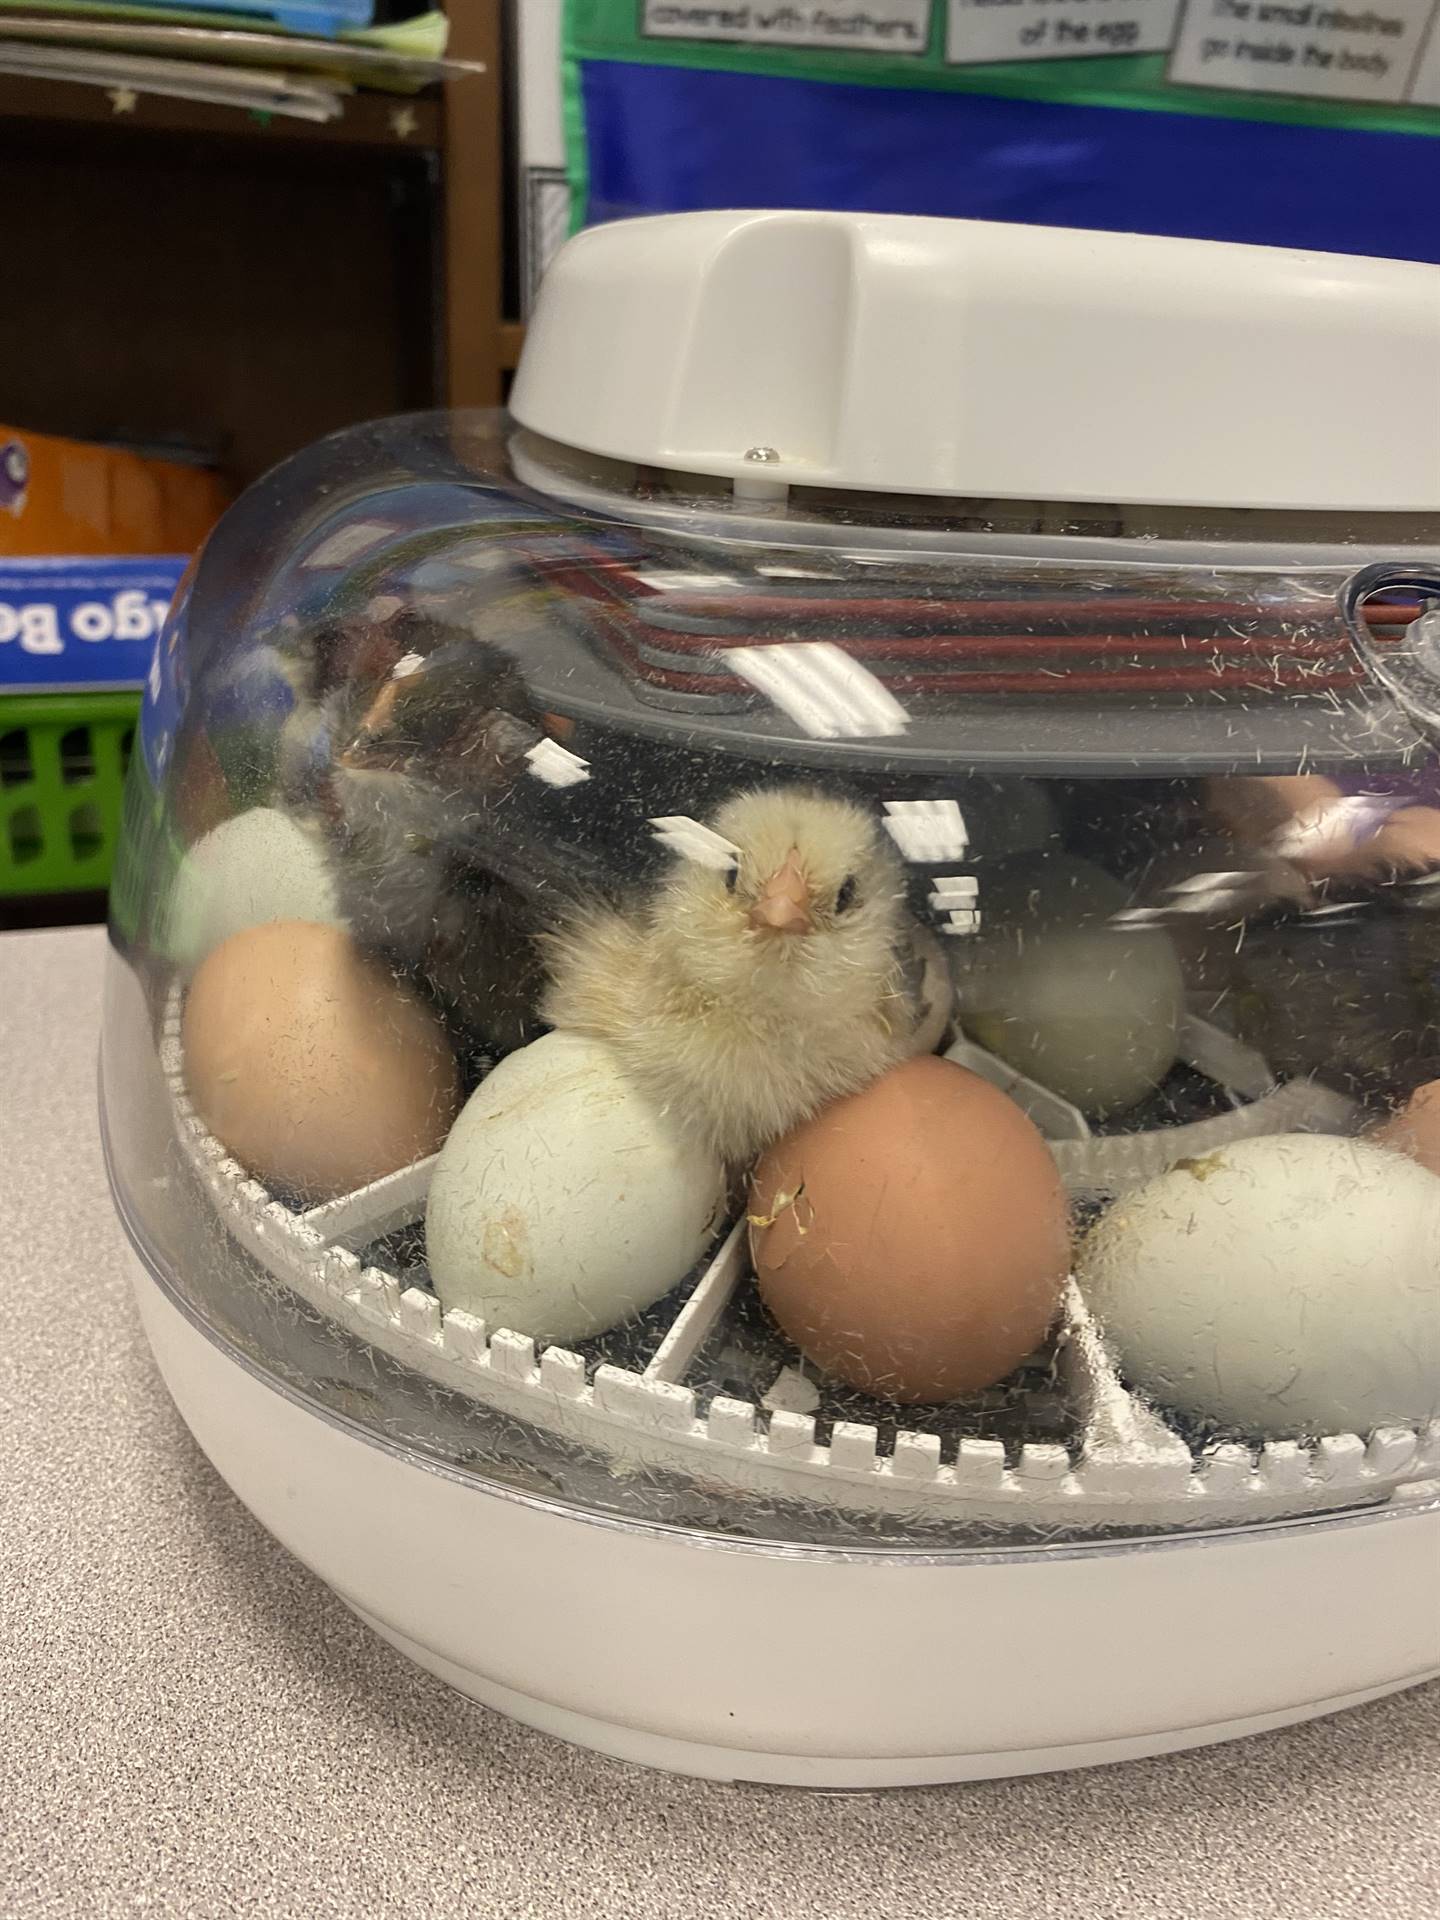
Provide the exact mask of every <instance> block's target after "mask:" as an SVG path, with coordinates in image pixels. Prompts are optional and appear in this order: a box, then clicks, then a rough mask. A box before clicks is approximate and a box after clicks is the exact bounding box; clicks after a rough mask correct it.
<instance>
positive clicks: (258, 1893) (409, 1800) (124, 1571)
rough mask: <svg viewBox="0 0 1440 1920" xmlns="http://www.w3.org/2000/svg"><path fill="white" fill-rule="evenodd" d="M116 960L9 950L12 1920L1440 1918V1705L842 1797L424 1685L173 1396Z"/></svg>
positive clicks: (38, 945) (6, 1501) (4, 1638)
mask: <svg viewBox="0 0 1440 1920" xmlns="http://www.w3.org/2000/svg"><path fill="white" fill-rule="evenodd" d="M102 953H103V943H102V939H101V936H100V935H99V934H98V933H96V932H93V931H89V930H85V931H78V932H66V933H29V934H14V935H7V936H4V937H0V1182H3V1187H0V1223H3V1226H0V1243H3V1245H4V1247H5V1250H6V1273H5V1280H4V1285H3V1287H0V1449H3V1462H4V1465H3V1479H0V1486H3V1489H4V1491H3V1495H0V1914H3V1915H4V1916H5V1920H30V1917H31V1916H40V1915H44V1916H59V1915H67V1916H69V1915H86V1916H91V1915H94V1916H103V1915H110V1914H127V1915H128V1914H141V1913H144V1914H150V1915H172V1914H173V1915H186V1916H191V1915H193V1916H206V1920H209V1916H217V1917H219V1916H228V1915H231V1914H236V1915H238V1914H254V1915H265V1916H288V1915H305V1916H315V1917H316V1920H321V1917H322V1916H341V1915H345V1916H351V1915H354V1916H361V1915H364V1916H366V1917H367V1920H385V1917H386V1916H390V1915H411V1914H414V1915H424V1916H427V1920H429V1917H431V1916H439V1915H449V1914H461V1913H464V1914H477V1915H496V1916H504V1917H505V1920H531V1916H534V1920H550V1917H551V1916H555V1917H556V1920H559V1916H564V1917H565V1920H587V1917H588V1916H592V1915H593V1916H602V1915H603V1916H607V1920H609V1917H612V1916H613V1920H652V1917H653V1920H665V1917H666V1916H671V1915H675V1916H679V1915H697V1916H699V1915H704V1916H712V1915H713V1916H724V1917H725V1920H729V1917H730V1916H752V1915H753V1916H757V1920H758V1917H759V1916H765V1917H766V1920H791V1916H796V1917H797V1920H798V1917H799V1916H819V1917H820V1920H848V1916H852V1915H853V1916H862V1915H863V1916H867V1917H868V1916H872V1915H875V1916H879V1915H883V1916H887V1920H924V1917H925V1916H932V1915H934V1916H939V1915H946V1916H949V1915H953V1916H956V1920H960V1916H964V1917H965V1920H1026V1916H1029V1915H1036V1916H1039V1915H1044V1916H1046V1920H1056V1916H1071V1915H1074V1916H1083V1917H1084V1920H1110V1916H1116V1917H1117V1920H1118V1916H1126V1917H1127V1920H1128V1917H1130V1916H1135V1917H1136V1920H1145V1917H1147V1916H1151V1915H1154V1916H1176V1917H1179V1916H1183V1917H1184V1920H1212V1917H1213V1920H1230V1916H1234V1917H1235V1920H1270V1916H1284V1920H1340V1916H1342V1915H1343V1916H1357V1917H1358V1916H1365V1920H1381V1917H1382V1916H1383V1920H1421V1917H1422V1916H1423V1920H1434V1917H1435V1916H1437V1915H1440V1687H1433V1686H1432V1687H1427V1688H1424V1689H1421V1690H1419V1691H1417V1692H1414V1693H1410V1694H1405V1695H1400V1696H1397V1697H1394V1698H1392V1699H1389V1700H1385V1701H1381V1702H1379V1703H1377V1704H1375V1705H1373V1706H1369V1707H1365V1708H1362V1709H1360V1710H1358V1711H1356V1712H1353V1713H1348V1714H1344V1715H1342V1716H1340V1717H1338V1718H1336V1719H1333V1720H1329V1721H1322V1722H1317V1723H1314V1724H1311V1725H1308V1726H1303V1727H1297V1728H1293V1729H1291V1730H1289V1731H1286V1732H1283V1733H1277V1734H1270V1735H1267V1736H1265V1737H1263V1738H1260V1739H1255V1740H1251V1741H1246V1742H1243V1743H1241V1744H1239V1745H1235V1746H1229V1747H1218V1748H1211V1749H1209V1750H1207V1751H1204V1752H1201V1753H1197V1754H1191V1755H1184V1756H1179V1757H1176V1758H1171V1759H1165V1760H1151V1761H1139V1762H1135V1763H1132V1764H1130V1765H1127V1766H1121V1767H1113V1768H1105V1769H1100V1770H1097V1771H1095V1772H1090V1773H1084V1774H1071V1775H1065V1776H1050V1777H1047V1778H1042V1779H1032V1780H1012V1781H999V1782H994V1783H990V1784H986V1785H981V1786H968V1787H953V1788H942V1789H932V1790H929V1791H926V1792H914V1793H896V1794H865V1795H852V1796H845V1797H826V1798H816V1797H812V1796H809V1795H805V1794H801V1793H797V1792H790V1791H778V1790H777V1791H766V1790H761V1789H756V1788H736V1787H720V1786H710V1785H701V1784H697V1783H693V1782H690V1781H685V1780H678V1779H671V1778H667V1777H665V1776H661V1775H655V1774H648V1773H644V1772H641V1771H639V1770H637V1769H633V1768H629V1767H625V1766H622V1765H620V1764H619V1763H617V1762H614V1761H608V1760H602V1759H598V1758H596V1757H594V1756H593V1755H589V1754H584V1753H578V1752H574V1751H571V1750H570V1749H568V1748H566V1747H563V1746H560V1745H558V1744H556V1743H555V1742H553V1741H551V1740H549V1739H547V1738H545V1737H544V1736H542V1735H540V1734H537V1733H531V1732H529V1731H528V1730H526V1729H525V1728H522V1727H517V1726H514V1725H512V1724H511V1723H509V1722H508V1721H505V1720H502V1719H500V1718H498V1717H497V1716H496V1715H494V1714H491V1713H487V1712H486V1711H484V1710H483V1709H482V1708H480V1707H477V1706H474V1705H472V1704H470V1703H469V1702H468V1701H466V1700H463V1699H461V1698H460V1697H459V1696H457V1695H455V1694H452V1693H449V1692H447V1691H446V1689H445V1688H444V1687H442V1686H441V1685H440V1684H439V1683H438V1682H437V1681H435V1680H432V1679H430V1678H429V1677H428V1676H426V1675H425V1674H423V1673H420V1672H418V1671H416V1670H415V1669H413V1668H411V1667H409V1666H407V1665H406V1664H405V1663H404V1662H403V1661H402V1660H401V1659H400V1658H399V1656H398V1655H396V1654H394V1653H392V1652H391V1651H390V1650H389V1649H388V1648H387V1647H385V1646H383V1645H382V1644H381V1643H380V1642H379V1641H378V1640H376V1639H374V1638H373V1637H372V1636H371V1634H370V1633H369V1632H368V1631H367V1630H366V1628H364V1627H363V1626H361V1625H360V1624H359V1622H358V1621H356V1620H355V1619H354V1618H353V1617H352V1616H351V1615H350V1614H349V1613H347V1612H346V1610H345V1609H344V1608H343V1607H342V1606H341V1605H340V1603H339V1602H338V1601H337V1600H334V1599H333V1598H332V1597H331V1596H330V1594H329V1593H328V1592H327V1591H326V1590H325V1589H324V1588H323V1587H322V1586H320V1585H319V1584H318V1582H317V1581H315V1580H314V1579H313V1578H312V1577H311V1576H310V1575H309V1574H308V1573H306V1572H305V1571H304V1569H303V1568H301V1567H300V1566H298V1565H297V1564H296V1562H295V1561H293V1560H292V1559H290V1557H289V1556H288V1555H287V1554H286V1553H284V1552H283V1551H282V1550H281V1549H280V1548H279V1547H277V1546H276V1545H275V1544H274V1543H273V1542H272V1541H271V1540H270V1539H269V1538H268V1537H267V1536H266V1535H265V1534H264V1533H262V1532H261V1530H260V1529H259V1527H258V1526H257V1525H256V1524H255V1523H254V1521H253V1520H251V1518H250V1517H249V1515H248V1514H247V1513H246V1512H245V1510H244V1509H243V1508H242V1507H241V1506H240V1505H239V1504H238V1502H237V1501H235V1500H234V1499H233V1498H232V1496H231V1495H230V1494H229V1493H228V1492H227V1491H226V1489H225V1487H224V1486H223V1485H222V1483H221V1482H220V1481H219V1480H218V1479H217V1478H216V1476H215V1474H214V1473H213V1472H212V1471H211V1470H210V1468H209V1467H208V1465H207V1464H206V1462H205V1461H204V1459H203V1458H202V1457H201V1455H200V1454H199V1452H198V1451H197V1449H196V1448H195V1446H194V1445H193V1443H192V1442H191V1441H190V1439H189V1437H188V1435H187V1433H186V1431H185V1429H184V1427H183V1426H182V1425H181V1423H180V1420H179V1418H178V1417H177V1415H176V1414H175V1412H174V1411H173V1409H172V1407H171V1405H170V1403H169V1401H168V1399H167V1398H166V1396H165V1392H164V1389H163V1388H162V1387H161V1385H160V1382H159V1379H158V1377H157V1375H156V1373H155V1369H154V1367H153V1366H152V1364H151V1361H150V1357H149V1353H148V1351H147V1349H146V1347H145V1343H144V1340H143V1338H142V1336H141V1333H140V1329H139V1326H138V1323H137V1320H136V1316H135V1312H134V1308H133V1306H132V1303H131V1299H130V1295H129V1291H128V1287H127V1282H126V1274H125V1256H124V1253H123V1250H122V1245H121V1241H120V1236H119V1231H118V1228H117V1227H116V1226H115V1225H114V1223H113V1219H112V1216H111V1212H110V1204H109V1200H108V1198H107V1195H106V1191H105V1180H104V1175H103V1172H102V1170H101V1164H100V1154H99V1148H98V1144H97V1141H96V1133H95V1124H94V1106H95V1070H94V1062H95V1047H96V1034H97V1027H98V1020H99V999H100V994H99V984H100V972H101V960H102ZM76 1306H78V1307H80V1308H82V1309H83V1311H81V1312H78V1313H77V1312H74V1311H72V1308H73V1307H76ZM1436 1571H1437V1586H1440V1568H1437V1570H1436ZM1358 1630H1361V1629H1360V1628H1359V1627H1358V1626H1357V1631H1358ZM1053 1657H1054V1658H1055V1659H1056V1660H1057V1661H1058V1660H1063V1659H1064V1657H1065V1652H1064V1641H1063V1636H1061V1635H1057V1638H1056V1642H1055V1650H1054V1654H1053ZM1036 1684H1037V1685H1043V1684H1044V1677H1043V1674H1038V1673H1037V1676H1036Z"/></svg>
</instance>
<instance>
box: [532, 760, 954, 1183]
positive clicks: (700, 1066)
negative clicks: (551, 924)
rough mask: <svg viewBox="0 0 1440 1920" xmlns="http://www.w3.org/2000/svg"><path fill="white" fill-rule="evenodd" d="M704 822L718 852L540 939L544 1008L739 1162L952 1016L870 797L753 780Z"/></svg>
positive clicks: (932, 1034) (928, 1039) (929, 1041)
mask: <svg viewBox="0 0 1440 1920" xmlns="http://www.w3.org/2000/svg"><path fill="white" fill-rule="evenodd" d="M709 826H710V829H711V837H710V839H709V842H708V845H709V847H710V848H715V847H719V848H720V849H721V851H720V852H719V854H718V856H716V855H714V854H712V855H711V857H712V858H716V859H717V864H713V865H712V864H707V863H706V862H705V860H703V859H682V860H681V861H679V862H678V863H677V865H676V867H675V869H674V871H673V872H672V873H671V874H670V875H669V877H668V878H667V879H666V880H665V881H664V883H663V884H662V885H661V887H660V888H659V889H658V891H657V893H656V894H655V896H654V897H653V898H652V899H651V901H650V902H649V903H648V904H647V905H646V906H645V907H644V908H643V909H642V910H640V911H639V912H637V913H634V914H626V913H622V912H616V911H614V910H610V909H596V910H593V911H589V912H587V913H585V914H583V915H582V916H580V917H579V918H578V919H576V920H574V921H573V922H571V924H570V925H569V926H568V927H566V928H565V929H564V931H562V932H560V933H558V934H551V935H547V936H545V937H544V940H543V942H542V944H543V945H544V946H545V948H546V951H547V958H548V961H549V966H550V986H549V989H548V991H547V993H546V994H545V997H544V999H543V1002H542V1009H541V1010H542V1013H543V1015H544V1017H545V1018H546V1019H547V1020H548V1021H549V1022H550V1023H551V1025H553V1026H555V1027H560V1028H564V1029H567V1030H569V1031H571V1032H576V1033H585V1034H589V1035H591V1036H593V1037H594V1038H596V1039H599V1040H603V1041H605V1042H606V1043H607V1044H608V1045H610V1046H611V1047H613V1048H614V1049H615V1052H616V1053H617V1055H618V1056H619V1058H620V1061H621V1064H622V1066H623V1068H624V1070H625V1072H626V1073H627V1074H628V1075H629V1076H630V1078H631V1079H632V1080H633V1081H634V1082H635V1084H636V1085H637V1086H639V1087H641V1088H643V1089H644V1090H645V1091H646V1092H647V1093H648V1094H649V1095H650V1097H651V1098H652V1099H653V1100H654V1101H655V1102H656V1104H657V1105H658V1106H659V1107H660V1108H662V1109H663V1110H665V1111H667V1112H668V1113H669V1114H671V1115H672V1116H673V1117H674V1118H675V1119H676V1120H677V1121H678V1122H679V1123H680V1124H681V1125H683V1126H685V1127H686V1128H687V1129H689V1130H690V1131H692V1132H693V1133H695V1134H697V1135H698V1136H699V1137H700V1138H701V1139H702V1140H703V1141H704V1142H705V1143H706V1144H707V1145H708V1146H710V1147H711V1148H712V1149H713V1150H714V1151H715V1152H717V1153H718V1154H719V1155H720V1157H721V1158H722V1159H723V1160H725V1161H727V1162H729V1163H730V1164H732V1165H745V1164H748V1162H749V1161H751V1160H752V1159H753V1158H754V1157H755V1155H756V1154H757V1153H759V1152H760V1150H761V1149H762V1148H763V1147H765V1146H766V1145H767V1144H768V1143H769V1142H770V1141H771V1140H774V1139H777V1138H778V1137H779V1136H780V1135H781V1134H783V1133H786V1132H788V1131H789V1129H790V1128H791V1127H793V1126H796V1125H797V1124H798V1123H799V1122H800V1121H802V1120H805V1119H807V1118H808V1117H809V1116H810V1115H811V1114H813V1113H815V1112H817V1111H818V1110H819V1108H821V1107H822V1106H824V1105H825V1104H826V1102H828V1101H830V1100H833V1099H835V1098H837V1097H838V1096H840V1095H841V1094H846V1093H854V1092H857V1091H858V1090H859V1089H860V1088H861V1087H864V1086H867V1085H868V1084H869V1083H870V1082H871V1081H872V1080H874V1079H875V1078H876V1077H877V1076H878V1075H879V1074H881V1073H883V1072H884V1071H885V1070H886V1069H887V1068H888V1067H891V1066H894V1065H895V1064H896V1063H897V1062H898V1061H900V1060H903V1059H905V1058H906V1057H907V1056H908V1055H909V1054H911V1053H912V1052H915V1051H917V1050H921V1049H923V1048H925V1047H927V1046H929V1047H933V1046H934V1044H935V1040H936V1036H937V1034H938V1031H939V1027H940V1026H943V1024H944V1012H943V1011H942V1013H941V1015H940V1019H939V1022H938V1024H937V1021H936V1008H935V1006H934V1004H933V995H934V984H933V983H934V973H935V970H934V969H927V968H926V966H925V964H924V956H923V952H922V950H921V949H920V948H919V946H918V945H917V939H918V936H919V929H918V928H917V927H916V926H915V923H914V922H913V920H911V918H910V916H909V915H908V913H907V911H906V908H905V901H904V893H905V886H904V875H903V871H902V869H901V866H900V863H899V861H898V860H897V859H896V857H895V855H894V854H893V853H892V852H891V850H890V848H889V846H888V844H887V843H886V841H885V840H884V839H883V837H882V835H881V833H880V831H879V830H878V827H877V823H876V821H875V820H874V818H873V817H872V816H871V815H870V814H869V813H867V812H866V811H865V810H864V809H863V808H861V807H858V806H854V805H852V804H851V803H850V802H848V801H845V800H840V799H835V798H833V797H831V796H829V795H825V794H820V793H814V792H811V791H809V790H807V789H804V788H799V787H771V788H762V789H760V790H758V791H755V792H751V793H746V794H741V795H739V796H738V797H737V798H735V799H733V800H730V801H728V802H727V803H726V805H725V806H723V807H722V808H721V809H720V810H719V811H718V813H716V815H715V816H714V818H713V820H711V821H710V822H709ZM724 843H728V851H727V850H726V847H725V844H724ZM720 862H723V864H719V863H720ZM942 971H943V970H942ZM947 991H948V988H947ZM945 1011H948V1008H947V1009H945Z"/></svg>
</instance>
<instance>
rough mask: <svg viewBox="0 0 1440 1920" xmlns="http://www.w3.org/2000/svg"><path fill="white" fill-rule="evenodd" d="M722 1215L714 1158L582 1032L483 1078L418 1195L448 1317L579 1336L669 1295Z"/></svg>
mask: <svg viewBox="0 0 1440 1920" xmlns="http://www.w3.org/2000/svg"><path fill="white" fill-rule="evenodd" d="M724 1205H725V1176H724V1172H723V1169H722V1168H721V1166H720V1163H719V1161H718V1160H716V1159H715V1158H714V1157H713V1156H711V1155H710V1154H708V1153H706V1152H705V1151H704V1150H703V1149H702V1148H700V1147H699V1146H697V1145H695V1144H693V1143H692V1142H691V1141H690V1140H689V1138H688V1137H687V1136H685V1135H682V1134H681V1133H680V1131H679V1130H678V1129H677V1128H676V1127H675V1126H674V1125H673V1124H672V1123H671V1122H670V1121H669V1120H667V1118H666V1116H665V1115H664V1114H662V1113H659V1112H658V1111H657V1110H656V1109H655V1107H653V1106H652V1105H651V1104H650V1102H649V1101H648V1100H646V1099H645V1098H644V1097H643V1095H641V1094H639V1093H638V1092H637V1091H636V1090H635V1089H634V1088H633V1087H632V1086H631V1085H630V1083H629V1082H628V1081H627V1080H626V1079H625V1078H624V1076H623V1075H622V1074H621V1073H620V1071H619V1068H618V1067H617V1065H616V1063H615V1059H614V1056H613V1054H611V1052H610V1051H609V1049H608V1048H607V1047H605V1046H603V1045H602V1044H601V1043H600V1042H599V1041H596V1040H589V1039H586V1038H584V1037H583V1036H581V1035H579V1034H573V1033H549V1034H546V1035H545V1036H544V1038H543V1039H540V1040H536V1041H533V1042H532V1043H531V1044H530V1045H529V1046H528V1047H522V1048H521V1049H520V1050H519V1051H518V1052H517V1053H512V1054H509V1055H508V1056H507V1057H506V1058H505V1059H504V1060H502V1061H501V1063H500V1065H499V1066H498V1067H496V1069H495V1071H494V1072H493V1073H491V1074H490V1075H489V1076H488V1077H487V1078H486V1079H485V1080H482V1081H481V1083H480V1085H479V1086H478V1087H477V1088H476V1090H475V1092H474V1093H473V1094H472V1095H471V1096H470V1099H469V1101H468V1102H467V1103H466V1106H465V1110H464V1112H463V1113H462V1114H461V1115H460V1118H459V1119H458V1120H457V1121H456V1123H455V1126H454V1128H453V1130H452V1132H451V1134H450V1137H449V1139H448V1140H447V1141H446V1143H445V1148H444V1151H443V1152H442V1154H441V1155H440V1160H439V1163H438V1165H437V1166H436V1169H435V1177H434V1180H433V1182H432V1184H431V1188H430V1202H429V1208H428V1211H427V1214H426V1220H425V1245H426V1254H427V1258H428V1260H429V1265H430V1274H431V1278H432V1279H433V1281H434V1284H435V1290H436V1292H437V1293H438V1294H439V1296H440V1299H441V1301H442V1303H443V1304H444V1305H445V1307H446V1308H452V1307H464V1308H465V1309H467V1310H468V1311H469V1312H471V1313H473V1314H476V1315H477V1316H478V1317H479V1318H480V1319H482V1320H484V1321H485V1322H486V1324H487V1325H488V1326H490V1327H491V1328H492V1329H493V1328H496V1327H507V1328H509V1329H510V1331H511V1332H513V1333H527V1334H531V1335H533V1336H534V1337H535V1338H536V1339H539V1340H582V1339H585V1338H586V1337H588V1336H589V1335H591V1334H596V1333H603V1332H604V1331H606V1330H607V1329H608V1328H610V1327H613V1326H616V1325H618V1324H619V1323H620V1322H621V1321H623V1320H628V1319H630V1318H631V1317H632V1316H633V1315H634V1314H637V1313H640V1312H642V1311H643V1310H644V1308H646V1307H648V1306H650V1305H651V1304H652V1303H653V1302H654V1301H656V1300H658V1299H659V1298H660V1297H661V1295H662V1294H665V1293H668V1292H669V1290H670V1289H671V1287H673V1286H674V1285H676V1283H677V1282H678V1281H680V1280H682V1279H683V1278H684V1277H685V1275H686V1273H687V1272H688V1271H689V1270H690V1268H691V1267H692V1266H693V1265H694V1264H695V1262H696V1261H697V1260H698V1259H699V1258H700V1256H701V1254H702V1253H703V1252H704V1251H705V1247H706V1244H707V1242H708V1241H709V1240H710V1238H711V1237H712V1235H713V1233H714V1231H715V1228H716V1227H717V1225H718V1224H719V1222H720V1220H721V1218H722V1215H723V1212H724Z"/></svg>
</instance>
